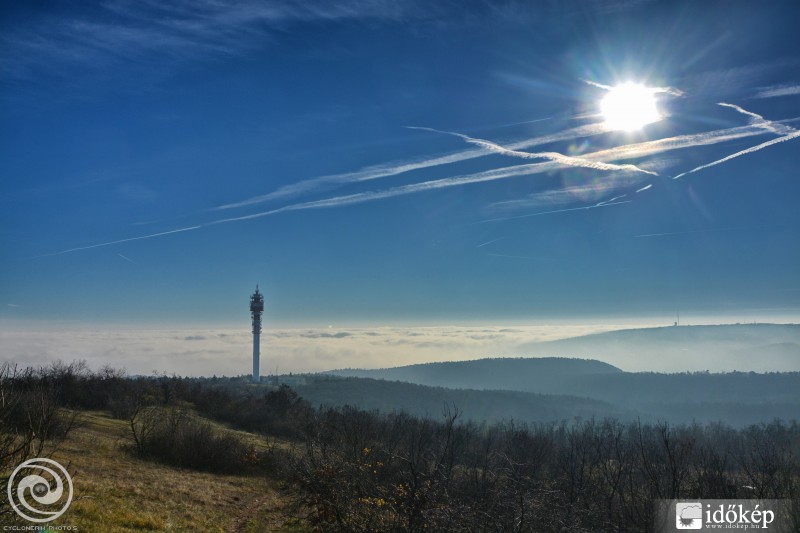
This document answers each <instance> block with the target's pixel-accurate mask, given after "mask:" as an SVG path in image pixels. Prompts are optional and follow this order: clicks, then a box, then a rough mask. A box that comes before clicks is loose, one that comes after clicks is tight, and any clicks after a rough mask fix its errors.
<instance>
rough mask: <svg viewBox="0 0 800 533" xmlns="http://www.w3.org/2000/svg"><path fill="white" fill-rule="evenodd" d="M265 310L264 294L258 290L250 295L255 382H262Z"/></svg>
mask: <svg viewBox="0 0 800 533" xmlns="http://www.w3.org/2000/svg"><path fill="white" fill-rule="evenodd" d="M263 311H264V296H263V295H262V294H261V293H260V292H258V285H256V292H254V293H253V295H252V296H250V315H251V316H252V317H253V383H260V382H261V374H260V371H259V363H260V361H261V313H262V312H263Z"/></svg>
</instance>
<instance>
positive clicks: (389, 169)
mask: <svg viewBox="0 0 800 533" xmlns="http://www.w3.org/2000/svg"><path fill="white" fill-rule="evenodd" d="M606 132H608V128H607V127H606V126H604V125H603V124H600V123H595V124H586V125H583V126H577V127H575V128H569V129H566V130H564V131H560V132H557V133H552V134H549V135H541V136H538V137H532V138H529V139H523V140H521V141H516V142H514V143H511V144H509V147H510V148H511V149H514V150H522V149H525V148H531V147H533V146H541V145H544V144H550V143H554V142H559V141H565V140H574V139H580V138H583V137H590V136H592V135H600V134H602V133H606ZM489 153H491V152H489V151H488V150H485V149H484V150H462V151H459V152H454V153H450V154H446V155H441V156H437V157H428V158H420V159H415V160H409V161H399V162H393V163H386V164H380V165H372V166H368V167H365V168H362V169H360V170H357V171H354V172H345V173H341V174H331V175H327V176H320V177H317V178H311V179H307V180H303V181H300V182H297V183H293V184H291V185H286V186H284V187H281V188H279V189H277V190H275V191H273V192H271V193H267V194H262V195H259V196H254V197H252V198H248V199H246V200H242V201H239V202H233V203H229V204H225V205H221V206H219V207H217V208H216V209H217V210H224V209H234V208H239V207H246V206H250V205H255V204H261V203H264V202H269V201H273V200H285V199H288V198H294V197H297V196H300V195H303V194H309V193H312V192H318V191H320V190H327V189H330V188H332V187H336V186H339V185H345V184H349V183H360V182H365V181H371V180H375V179H380V178H387V177H392V176H397V175H399V174H405V173H407V172H413V171H416V170H425V169H428V168H432V167H437V166H441V165H450V164H453V163H460V162H462V161H468V160H470V159H476V158H478V157H484V156H486V155H488V154H489Z"/></svg>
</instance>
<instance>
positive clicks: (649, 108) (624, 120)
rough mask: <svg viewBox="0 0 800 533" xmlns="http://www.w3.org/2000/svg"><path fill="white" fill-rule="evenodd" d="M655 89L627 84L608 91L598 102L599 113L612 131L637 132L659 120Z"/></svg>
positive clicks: (636, 84) (637, 84)
mask: <svg viewBox="0 0 800 533" xmlns="http://www.w3.org/2000/svg"><path fill="white" fill-rule="evenodd" d="M655 93H656V89H652V88H649V87H645V86H644V85H641V84H639V83H632V82H627V83H623V84H621V85H617V86H615V87H612V88H611V89H609V91H608V94H606V95H605V97H604V98H603V99H602V100H601V101H600V112H601V113H602V114H603V118H604V120H605V124H606V126H608V127H609V128H610V129H612V130H622V131H633V130H638V129H639V128H642V127H644V126H646V125H647V124H650V123H652V122H658V121H659V120H661V113H659V112H658V109H657V108H656V97H655Z"/></svg>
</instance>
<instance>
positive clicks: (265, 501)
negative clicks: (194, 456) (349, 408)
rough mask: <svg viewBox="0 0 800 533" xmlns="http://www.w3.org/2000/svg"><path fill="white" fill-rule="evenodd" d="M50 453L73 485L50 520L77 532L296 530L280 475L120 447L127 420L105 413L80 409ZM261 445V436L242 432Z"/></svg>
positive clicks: (125, 435) (125, 438) (126, 436)
mask: <svg viewBox="0 0 800 533" xmlns="http://www.w3.org/2000/svg"><path fill="white" fill-rule="evenodd" d="M81 420H82V423H81V425H80V427H78V428H77V429H75V430H74V431H72V432H71V433H70V435H69V437H68V438H67V440H66V441H64V442H63V443H62V444H61V446H60V447H59V449H58V450H57V451H56V453H55V454H54V455H53V458H54V459H56V460H57V461H61V462H62V463H63V464H64V465H65V466H66V465H69V466H68V469H69V471H70V472H71V473H72V477H73V484H74V491H75V493H74V499H73V502H72V505H71V506H70V508H69V510H68V511H67V512H66V513H65V514H64V515H63V516H62V517H60V518H59V519H58V520H56V521H55V522H54V523H53V525H56V526H59V525H62V526H78V528H79V530H80V531H109V532H111V531H113V532H143V531H208V532H215V531H218V532H226V531H237V532H255V531H277V532H280V531H283V532H290V531H300V530H298V529H296V528H293V527H292V526H290V525H287V521H289V519H288V516H287V514H285V512H284V509H285V506H286V501H285V497H284V496H282V494H281V491H280V490H279V488H278V482H277V481H274V480H270V479H268V478H266V477H264V476H263V475H254V476H242V475H230V476H227V475H219V474H210V473H203V472H195V471H190V470H183V469H178V468H172V467H169V466H164V465H161V464H158V463H155V462H150V461H144V460H141V459H138V458H136V457H134V456H133V455H131V454H130V453H128V452H127V451H126V450H125V449H124V446H126V445H127V444H128V442H129V440H130V437H129V433H130V430H129V428H128V427H127V423H126V422H125V421H122V420H115V419H113V418H111V417H110V416H109V415H108V414H107V413H105V412H97V411H95V412H85V413H82V414H81ZM246 437H247V438H249V439H252V440H253V441H254V442H255V443H258V444H259V445H261V446H264V445H266V441H265V440H264V438H263V437H260V436H256V435H251V434H246Z"/></svg>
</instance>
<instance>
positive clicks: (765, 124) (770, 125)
mask: <svg viewBox="0 0 800 533" xmlns="http://www.w3.org/2000/svg"><path fill="white" fill-rule="evenodd" d="M717 105H721V106H723V107H730V108H731V109H733V110H735V111H738V112H739V113H741V114H743V115H747V116H748V117H750V123H751V124H752V125H753V126H756V127H758V128H764V129H765V130H769V131H771V132H773V133H777V134H779V135H787V134H789V133H792V132H794V131H797V130H796V129H794V128H792V127H791V126H786V125H784V124H776V123H775V122H773V121H771V120H767V119H765V118H764V117H762V116H761V115H759V114H758V113H753V112H752V111H748V110H746V109H743V108H742V107H740V106H738V105H736V104H727V103H725V102H719V103H718V104H717Z"/></svg>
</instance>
